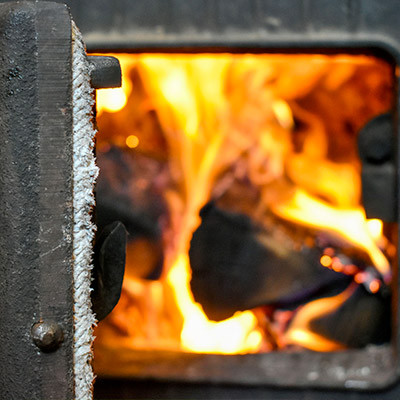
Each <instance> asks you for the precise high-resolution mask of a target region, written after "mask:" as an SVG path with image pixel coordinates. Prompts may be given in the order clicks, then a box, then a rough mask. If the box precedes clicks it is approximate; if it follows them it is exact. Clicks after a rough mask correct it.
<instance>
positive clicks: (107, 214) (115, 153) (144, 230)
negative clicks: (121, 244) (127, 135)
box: [96, 147, 167, 279]
mask: <svg viewBox="0 0 400 400" xmlns="http://www.w3.org/2000/svg"><path fill="white" fill-rule="evenodd" d="M98 164H99V166H100V174H99V179H98V182H97V186H96V224H97V227H98V233H99V234H101V232H102V230H103V229H104V227H105V226H107V225H108V224H110V223H113V222H114V221H120V222H122V223H123V224H124V226H125V228H126V230H127V231H128V243H127V256H126V263H127V267H126V273H127V274H128V275H130V276H132V277H137V278H144V279H158V278H159V276H160V274H161V271H162V264H163V249H162V240H161V227H160V221H161V220H162V219H163V218H166V215H167V207H166V205H165V204H164V202H163V198H162V196H161V195H160V193H161V192H160V191H162V185H163V182H164V181H163V179H164V178H160V176H162V175H163V174H164V175H165V165H164V164H163V163H162V162H160V161H158V160H155V159H153V158H151V157H147V156H146V155H143V154H139V153H133V152H126V151H122V150H121V149H119V148H117V147H111V148H110V149H109V150H108V151H107V152H99V153H98ZM160 179H161V183H160V182H159V181H158V180H160ZM143 182H145V184H143ZM157 185H158V186H157ZM137 249H139V252H140V254H139V255H138V254H137V251H136V250H137Z"/></svg>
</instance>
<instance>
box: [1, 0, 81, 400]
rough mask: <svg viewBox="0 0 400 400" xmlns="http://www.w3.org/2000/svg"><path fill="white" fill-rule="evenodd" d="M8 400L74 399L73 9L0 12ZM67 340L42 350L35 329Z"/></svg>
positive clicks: (41, 6) (18, 7) (33, 6)
mask: <svg viewBox="0 0 400 400" xmlns="http://www.w3.org/2000/svg"><path fill="white" fill-rule="evenodd" d="M0 55H1V63H0V87H1V89H0V140H1V143H2V145H1V146H0V226H1V228H2V229H1V234H0V259H1V263H0V276H1V279H0V336H1V344H0V360H1V362H0V391H1V394H0V398H2V399H19V400H20V399H29V400H35V399H46V400H50V399H57V400H59V399H72V398H73V397H74V396H73V376H72V374H73V364H72V338H73V319H72V312H73V310H72V305H73V301H72V300H73V294H72V271H71V266H72V235H71V233H72V207H71V204H72V203H71V200H72V186H71V177H72V158H71V60H70V58H71V23H70V16H69V14H68V10H67V8H66V7H65V6H62V5H59V4H52V3H33V2H32V3H10V4H1V5H0ZM41 320H53V321H55V322H57V324H59V325H60V327H61V328H62V330H63V332H64V342H63V344H62V345H61V347H60V348H59V349H58V350H57V351H55V352H52V353H43V352H41V351H39V350H38V348H37V347H36V346H35V344H34V343H33V341H32V338H31V328H32V326H33V325H34V324H35V323H37V322H39V321H41Z"/></svg>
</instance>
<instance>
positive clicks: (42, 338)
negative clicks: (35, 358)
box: [31, 321, 64, 352]
mask: <svg viewBox="0 0 400 400" xmlns="http://www.w3.org/2000/svg"><path fill="white" fill-rule="evenodd" d="M31 336H32V340H33V343H35V345H36V346H37V347H39V349H40V350H42V351H43V352H50V351H54V350H57V349H58V347H59V346H60V344H61V343H62V341H63V339H64V333H63V331H62V329H61V327H60V325H58V324H57V322H54V321H40V322H37V323H36V324H34V325H33V326H32V329H31Z"/></svg>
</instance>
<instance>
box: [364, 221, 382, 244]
mask: <svg viewBox="0 0 400 400" xmlns="http://www.w3.org/2000/svg"><path fill="white" fill-rule="evenodd" d="M367 228H368V231H369V234H370V235H371V237H372V238H373V239H374V240H375V241H378V240H379V239H380V238H381V237H382V231H383V222H382V221H381V220H380V219H369V220H368V221H367Z"/></svg>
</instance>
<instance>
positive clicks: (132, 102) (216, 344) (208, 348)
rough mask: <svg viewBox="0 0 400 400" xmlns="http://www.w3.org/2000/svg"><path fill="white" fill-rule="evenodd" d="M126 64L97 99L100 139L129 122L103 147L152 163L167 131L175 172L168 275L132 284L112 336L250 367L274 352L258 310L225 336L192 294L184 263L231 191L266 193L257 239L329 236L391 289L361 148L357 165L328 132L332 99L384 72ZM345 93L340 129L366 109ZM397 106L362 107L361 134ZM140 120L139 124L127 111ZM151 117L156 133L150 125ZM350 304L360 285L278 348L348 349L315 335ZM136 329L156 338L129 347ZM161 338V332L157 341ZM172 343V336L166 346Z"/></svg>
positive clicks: (345, 62) (313, 308)
mask: <svg viewBox="0 0 400 400" xmlns="http://www.w3.org/2000/svg"><path fill="white" fill-rule="evenodd" d="M117 57H118V58H119V59H120V61H121V64H122V71H123V78H124V79H123V86H122V89H115V90H111V91H110V90H107V91H105V90H104V91H98V93H97V108H98V115H99V116H100V118H99V125H100V124H101V121H102V118H110V119H111V118H114V117H113V116H118V115H121V118H122V116H123V117H124V118H126V122H124V123H121V124H120V125H118V124H117V126H114V125H111V126H112V129H113V130H116V131H117V132H116V135H119V136H117V138H118V140H116V139H112V140H110V138H109V137H105V138H102V135H103V133H100V136H99V138H98V141H99V143H100V144H102V141H103V142H107V140H109V141H110V142H112V143H113V144H115V143H118V145H119V146H120V147H125V148H127V149H129V151H138V152H140V151H145V150H143V149H146V145H147V150H148V152H149V153H151V152H153V151H155V150H154V148H153V147H152V146H153V144H154V141H152V140H154V137H153V136H154V135H155V133H154V130H155V128H154V126H156V127H159V130H160V132H161V133H162V139H163V141H165V148H166V150H163V151H164V153H161V156H160V154H157V157H159V158H160V159H164V158H165V159H167V163H168V170H169V174H170V180H171V182H172V183H170V184H169V185H166V188H165V190H164V193H163V196H164V199H165V201H166V203H167V205H168V210H169V222H168V224H169V225H168V226H167V227H164V228H163V229H164V231H163V245H164V255H165V257H164V266H163V274H162V276H161V278H160V280H159V281H157V282H153V283H148V282H145V281H141V280H135V279H133V278H130V277H129V279H127V280H126V281H125V283H124V292H125V294H126V297H123V298H122V304H120V305H119V306H117V309H116V310H115V313H113V314H112V315H111V317H110V322H109V325H112V324H114V325H115V326H116V327H117V328H118V329H117V331H122V332H126V331H127V332H128V333H127V334H126V335H127V336H128V337H127V339H126V343H128V346H131V347H132V348H138V347H141V344H142V343H143V342H144V343H150V344H149V347H150V348H156V349H159V348H160V347H162V346H159V347H158V346H157V343H158V342H157V340H158V341H159V343H168V346H169V347H168V346H166V347H168V348H169V349H171V348H172V349H174V350H176V347H174V346H170V343H171V342H172V341H173V340H172V339H171V337H174V334H175V332H176V331H178V332H179V346H178V348H179V350H184V351H191V352H200V353H218V354H238V353H254V352H259V351H264V349H266V348H267V349H268V348H270V347H268V346H266V345H265V343H266V341H267V336H268V335H267V334H266V332H267V330H268V329H270V331H271V332H272V333H271V332H269V336H271V337H272V336H274V335H275V334H276V335H277V336H279V333H276V332H275V331H274V329H275V328H274V327H273V326H274V324H273V323H270V322H271V321H267V320H268V318H266V317H260V315H261V314H263V313H262V312H260V311H259V310H258V311H257V310H248V311H243V312H237V313H236V314H235V315H234V316H232V317H231V318H229V319H227V320H224V321H221V322H215V321H211V320H209V319H208V318H207V316H206V314H205V313H204V311H203V309H202V307H201V305H200V304H198V303H196V302H195V300H194V298H193V295H192V293H191V290H190V279H191V268H190V260H189V256H188V254H189V248H190V240H191V238H192V235H193V232H194V231H195V230H196V229H197V228H198V226H199V224H200V223H201V221H200V217H199V212H200V210H201V208H202V207H203V206H204V205H205V204H206V203H207V202H209V201H210V200H212V199H218V198H219V197H221V196H222V195H223V194H224V193H225V192H226V190H227V187H229V185H230V184H231V183H232V181H234V180H235V179H242V180H245V181H246V182H247V183H248V185H249V186H251V187H253V188H256V189H257V195H259V200H258V203H257V204H254V206H253V209H252V210H251V212H252V217H254V218H255V219H256V220H257V222H261V225H262V224H263V223H264V221H265V220H266V219H267V217H269V216H271V215H273V217H274V218H279V220H280V221H282V220H283V221H285V222H290V223H291V224H292V225H293V226H301V227H303V228H304V227H306V228H310V229H311V230H316V231H321V232H327V233H329V234H330V235H332V236H333V237H337V238H341V239H342V240H344V241H346V243H349V244H351V245H352V246H353V247H354V248H356V249H358V250H359V251H360V252H363V253H365V254H367V255H368V256H369V258H370V259H371V262H372V264H373V266H374V268H375V269H376V270H377V271H379V273H380V274H382V276H384V277H385V279H386V281H387V282H388V281H389V280H390V273H391V272H390V263H389V260H388V259H387V257H386V255H385V252H384V248H385V246H387V245H388V243H389V242H388V240H387V239H386V238H385V237H384V235H383V223H382V221H379V220H367V219H366V216H365V212H364V210H363V208H362V206H361V205H360V192H361V190H360V188H361V182H360V166H359V162H358V159H357V156H356V154H355V152H354V149H353V147H354V145H353V147H352V152H350V151H349V148H350V146H347V144H346V143H345V144H343V143H341V142H340V139H337V138H335V135H332V133H331V132H329V131H328V130H329V122H325V120H324V118H327V119H329V118H330V121H331V122H332V121H334V122H336V119H335V118H336V111H332V110H331V109H330V105H331V104H334V103H333V100H332V98H333V97H334V96H331V94H330V93H331V91H335V93H337V92H336V91H338V90H339V88H341V87H342V86H345V85H346V83H347V82H348V81H349V80H350V79H352V78H353V77H354V76H355V75H356V71H357V68H358V67H359V68H361V69H362V68H363V67H364V66H367V67H368V66H371V65H372V66H373V65H374V63H375V62H376V61H375V60H373V59H371V58H369V57H364V56H358V57H350V56H349V57H347V56H337V57H332V58H330V57H328V56H318V55H315V56H288V55H286V56H282V55H275V56H271V55H269V56H267V55H251V54H245V55H232V54H187V55H183V54H175V55H173V54H168V55H162V54H140V55H117ZM379 68H380V67H379ZM379 68H378V67H377V70H378V72H379V71H380V70H379ZM377 76H379V74H377ZM374 79H375V80H378V83H379V79H380V78H379V79H378V78H377V77H376V76H375V75H373V76H371V77H370V80H369V81H368V82H369V84H371V85H378V83H375V81H374ZM364 81H365V80H364ZM135 85H136V86H135ZM318 90H319V91H320V92H321V94H320V95H318V96H319V97H318V96H315V98H314V97H313V96H312V93H314V91H317V92H318ZM346 90H347V91H349V92H351V93H350V94H349V95H346V96H343V99H342V102H344V104H342V105H341V106H340V107H341V109H340V110H338V113H339V114H340V115H342V114H345V111H344V110H346V107H347V108H349V110H350V111H349V114H351V112H354V110H353V109H352V107H353V108H355V107H356V106H355V105H354V104H358V103H357V102H354V101H353V100H352V99H350V100H349V98H348V97H351V95H352V90H354V89H353V86H352V85H350V86H349V87H347V88H346ZM346 93H347V92H346ZM359 96H360V95H359ZM360 97H362V96H360ZM362 100H364V99H362ZM323 102H327V104H328V106H326V107H325V108H326V109H328V110H329V113H326V115H322V116H321V115H319V114H318V112H317V111H316V110H317V109H319V108H320V103H323ZM331 102H332V103H331ZM359 102H360V104H361V103H362V102H361V100H359ZM388 104H389V102H388V101H386V100H385V101H382V103H379V102H378V100H376V103H374V104H371V103H369V104H368V107H371V109H368V110H367V111H366V108H368V107H361V106H359V110H361V111H359V114H360V115H359V116H358V117H357V118H358V119H357V120H351V122H352V123H353V124H354V127H353V128H352V129H354V130H358V129H360V127H361V126H362V125H363V124H364V123H365V122H366V121H368V119H370V118H371V117H372V116H374V115H376V114H378V113H380V112H383V111H386V107H387V105H388ZM134 106H135V107H136V109H135V113H136V114H135V118H136V119H134V118H133V117H132V116H131V111H130V107H134ZM326 109H325V111H326ZM323 111H324V110H323ZM323 111H321V112H323ZM150 113H151V115H152V118H154V119H155V120H156V122H157V124H153V125H151V124H149V123H148V120H146V118H148V115H149V114H150ZM363 113H364V114H363ZM154 115H155V116H156V117H154ZM342 117H343V116H342ZM343 118H344V117H343ZM338 119H339V120H340V118H339V117H338ZM348 119H350V118H348ZM112 121H114V122H115V121H117V119H112ZM145 121H147V123H148V124H147V125H146V123H145ZM152 121H153V120H152ZM332 124H333V125H334V123H333V122H332ZM343 125H344V124H343ZM149 126H150V127H151V128H149ZM338 126H339V124H338ZM335 127H336V125H335ZM338 129H339V128H338ZM340 129H342V127H341V126H340ZM100 132H101V128H100ZM152 135H153V136H152ZM338 136H340V134H338ZM149 137H150V138H151V139H152V140H149V139H148V138H149ZM335 140H336V141H337V142H335ZM163 143H164V142H163ZM335 143H336V144H337V143H339V145H340V146H343V148H342V149H341V150H340V151H337V152H336V153H335V152H334V151H333V150H332V148H334V147H335V146H334V145H335ZM346 146H347V147H346ZM239 200H240V199H239ZM239 200H238V202H239ZM386 254H387V253H386ZM320 263H321V265H322V266H324V267H327V268H331V269H333V270H335V271H339V272H343V271H342V269H343V268H344V266H343V265H342V263H341V261H340V259H339V258H338V257H336V256H335V254H334V253H333V252H329V251H327V252H325V253H324V254H322V255H321V258H320ZM346 268H347V271H351V272H350V274H351V275H354V281H355V282H356V284H364V285H367V286H369V290H370V292H371V293H376V292H378V291H379V290H380V286H381V282H380V281H379V280H377V279H372V278H371V279H370V277H369V276H366V275H363V274H361V275H360V273H356V272H357V267H356V266H355V265H352V264H350V265H347V266H346ZM353 291H354V286H353V285H352V286H350V287H349V288H348V289H347V290H345V291H344V292H343V293H341V294H339V295H337V296H334V297H329V298H323V299H319V300H315V301H312V302H310V303H308V304H306V305H305V306H303V307H302V308H301V309H300V310H298V312H297V313H296V316H295V317H294V319H293V320H292V322H291V324H290V329H289V330H288V331H287V332H285V333H284V334H282V337H283V339H282V338H278V339H277V340H276V341H277V342H278V343H281V342H282V343H286V344H297V345H301V346H303V347H308V348H310V349H312V350H316V351H334V350H340V349H343V346H342V345H341V344H340V343H336V342H334V341H332V340H330V339H327V338H324V337H322V336H321V335H318V334H315V333H313V332H312V331H311V330H310V329H309V322H310V320H312V319H313V318H317V317H318V316H321V315H323V314H325V313H329V312H331V311H333V310H335V309H337V308H338V307H339V306H340V305H341V304H343V303H344V302H345V301H346V300H347V299H348V298H349V297H350V296H351V294H352V293H353ZM135 303H137V304H139V306H137V308H135ZM143 304H146V307H147V308H149V309H152V310H153V311H154V310H155V311H154V315H151V316H150V317H148V318H147V317H143V316H142V312H143V311H142V310H141V309H140V307H141V306H143ZM167 308H168V310H167V311H166V309H167ZM288 313H289V314H291V312H288ZM130 318H137V320H139V321H141V322H143V321H144V322H143V323H144V324H146V323H147V324H148V326H146V328H145V329H143V331H144V333H143V335H142V337H140V338H135V337H134V334H133V333H132V328H131V327H130V326H128V325H129V322H128V321H129V319H130ZM168 318H169V319H168ZM261 320H263V321H264V325H263V326H261V323H260V321H261ZM265 321H267V322H265ZM272 322H273V321H272ZM156 324H158V325H159V327H158V328H154V325H156ZM132 325H133V326H138V325H135V324H134V323H132ZM170 325H171V326H172V327H171V326H170ZM281 325H284V324H281ZM127 326H128V327H127ZM266 326H268V329H267V328H266ZM271 327H272V328H271ZM276 330H277V331H280V330H281V327H279V328H277V329H276ZM164 331H165V332H168V333H167V334H165V335H166V336H168V335H170V337H168V338H167V339H165V337H164V336H163V335H164ZM100 332H101V327H100ZM160 332H162V333H160ZM171 332H172V333H171ZM114 334H115V333H114ZM137 335H139V334H137ZM100 336H101V335H100ZM146 340H147V342H146ZM124 343H125V342H124ZM138 343H139V344H138ZM154 343H156V344H154ZM152 346H153V347H152ZM279 346H280V345H279ZM279 346H278V347H279Z"/></svg>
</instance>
